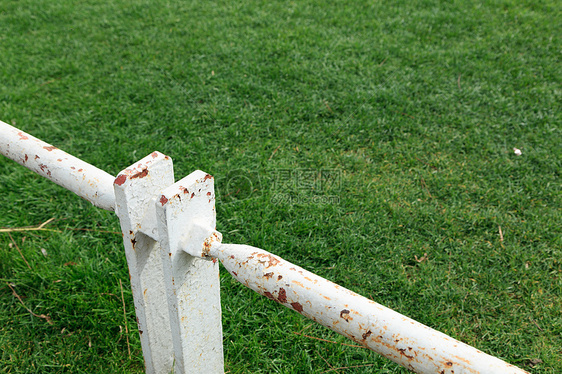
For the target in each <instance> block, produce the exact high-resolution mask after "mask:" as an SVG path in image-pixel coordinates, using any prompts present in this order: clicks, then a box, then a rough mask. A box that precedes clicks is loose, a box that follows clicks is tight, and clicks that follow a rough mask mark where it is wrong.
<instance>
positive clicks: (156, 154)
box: [150, 152, 158, 158]
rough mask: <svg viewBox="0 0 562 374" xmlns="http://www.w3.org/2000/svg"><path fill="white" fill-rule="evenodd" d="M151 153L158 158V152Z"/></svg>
mask: <svg viewBox="0 0 562 374" xmlns="http://www.w3.org/2000/svg"><path fill="white" fill-rule="evenodd" d="M150 155H151V156H152V158H156V157H158V152H152V153H151V154H150Z"/></svg>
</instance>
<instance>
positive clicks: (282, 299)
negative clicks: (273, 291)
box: [277, 288, 287, 303]
mask: <svg viewBox="0 0 562 374" xmlns="http://www.w3.org/2000/svg"><path fill="white" fill-rule="evenodd" d="M277 300H279V302H280V303H286V302H287V291H285V289H284V288H280V289H279V296H277Z"/></svg>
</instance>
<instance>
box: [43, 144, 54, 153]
mask: <svg viewBox="0 0 562 374" xmlns="http://www.w3.org/2000/svg"><path fill="white" fill-rule="evenodd" d="M43 149H46V150H47V151H49V152H51V151H52V150H54V149H58V148H57V147H53V146H52V145H50V146H48V147H43Z"/></svg>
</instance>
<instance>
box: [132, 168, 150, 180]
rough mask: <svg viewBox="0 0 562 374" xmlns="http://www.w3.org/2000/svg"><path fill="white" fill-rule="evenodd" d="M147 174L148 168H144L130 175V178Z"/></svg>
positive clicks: (142, 176)
mask: <svg viewBox="0 0 562 374" xmlns="http://www.w3.org/2000/svg"><path fill="white" fill-rule="evenodd" d="M147 175H148V168H145V169H143V170H142V171H139V172H136V173H135V174H133V175H131V179H135V178H144V177H146V176H147Z"/></svg>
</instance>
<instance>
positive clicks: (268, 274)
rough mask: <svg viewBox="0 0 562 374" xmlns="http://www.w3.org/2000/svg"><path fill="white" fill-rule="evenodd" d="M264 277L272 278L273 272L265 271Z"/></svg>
mask: <svg viewBox="0 0 562 374" xmlns="http://www.w3.org/2000/svg"><path fill="white" fill-rule="evenodd" d="M263 277H264V278H267V279H271V277H273V272H269V273H265V274H264V275H263Z"/></svg>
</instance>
